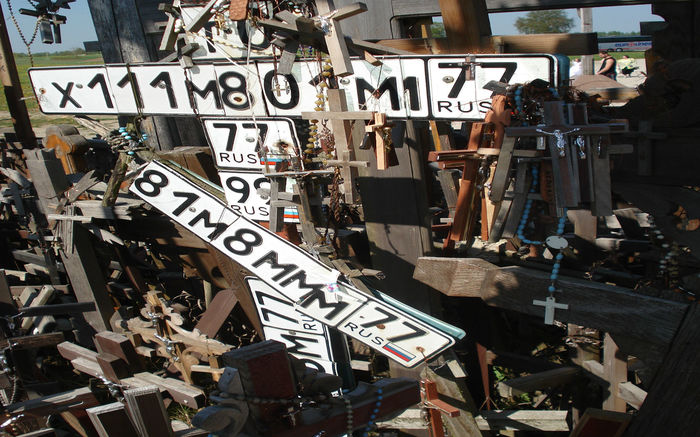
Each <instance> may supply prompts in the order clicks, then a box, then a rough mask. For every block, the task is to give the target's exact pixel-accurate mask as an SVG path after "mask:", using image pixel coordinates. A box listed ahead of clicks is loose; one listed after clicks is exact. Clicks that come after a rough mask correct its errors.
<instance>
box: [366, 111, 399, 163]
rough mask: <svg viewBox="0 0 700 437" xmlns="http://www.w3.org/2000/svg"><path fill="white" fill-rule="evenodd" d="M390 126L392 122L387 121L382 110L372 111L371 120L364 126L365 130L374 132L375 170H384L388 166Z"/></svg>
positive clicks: (390, 146)
mask: <svg viewBox="0 0 700 437" xmlns="http://www.w3.org/2000/svg"><path fill="white" fill-rule="evenodd" d="M392 126H393V124H392V123H387V121H386V114H385V113H383V112H374V113H372V120H370V122H369V123H368V124H367V126H365V132H367V133H372V132H374V148H375V151H374V152H375V154H376V155H377V170H386V169H387V168H389V166H390V163H389V160H390V159H389V158H390V156H391V150H392V145H391V127H392ZM387 140H388V141H387Z"/></svg>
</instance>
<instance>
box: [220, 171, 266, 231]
mask: <svg viewBox="0 0 700 437" xmlns="http://www.w3.org/2000/svg"><path fill="white" fill-rule="evenodd" d="M219 177H220V178H221V183H222V184H223V188H224V194H225V195H226V201H227V202H228V206H229V208H231V210H233V211H234V212H235V213H237V214H241V215H243V216H246V217H248V218H249V219H251V220H261V221H269V220H270V197H269V196H261V195H260V193H259V192H258V189H259V188H261V189H267V190H269V189H270V180H269V179H268V178H266V177H265V175H263V174H262V173H250V172H242V171H228V170H226V171H219Z"/></svg>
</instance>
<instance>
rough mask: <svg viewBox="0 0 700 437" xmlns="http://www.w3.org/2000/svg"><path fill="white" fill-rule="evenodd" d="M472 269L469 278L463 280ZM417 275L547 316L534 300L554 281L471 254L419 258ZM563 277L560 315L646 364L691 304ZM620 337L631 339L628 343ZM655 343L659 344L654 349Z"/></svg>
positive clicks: (441, 287) (453, 292) (448, 290)
mask: <svg viewBox="0 0 700 437" xmlns="http://www.w3.org/2000/svg"><path fill="white" fill-rule="evenodd" d="M474 264H476V268H475V267H474ZM468 270H471V272H470V273H468V272H467V271H468ZM427 272H433V274H432V275H428V274H427ZM467 275H469V278H470V280H469V283H465V282H459V281H460V280H463V278H465V277H466V276H467ZM414 278H415V279H417V280H419V281H421V282H423V283H425V284H427V285H429V286H431V287H433V288H435V289H436V290H438V291H440V292H442V293H444V294H447V295H450V296H462V297H480V298H481V299H483V300H484V301H485V302H486V303H487V304H488V305H491V306H495V307H499V308H506V309H510V310H513V311H518V312H522V313H525V314H530V315H533V316H537V317H542V313H543V310H542V308H541V307H537V306H533V305H532V301H533V299H540V298H542V297H543V296H544V295H545V294H546V293H547V287H548V286H549V284H550V283H551V281H550V279H549V273H547V272H541V271H536V270H532V269H528V268H525V267H497V266H495V265H489V263H487V262H485V261H483V260H478V261H476V260H475V259H470V258H453V259H449V258H434V257H423V258H420V259H419V260H418V263H417V266H416V270H415V273H414ZM558 283H559V286H560V288H561V289H562V290H564V291H563V292H562V293H561V295H559V296H557V301H559V300H561V301H562V302H563V303H566V304H568V305H569V309H568V310H567V311H561V310H560V311H557V313H556V315H557V319H558V320H560V321H562V322H569V323H575V324H578V325H582V326H587V327H591V328H596V329H600V330H603V331H606V332H609V333H610V334H611V335H613V337H614V338H615V340H616V341H617V342H618V343H619V344H620V347H621V348H622V349H623V350H624V351H625V353H627V354H629V355H634V356H637V357H639V358H641V359H642V361H644V362H645V363H646V364H652V363H654V362H655V360H658V356H657V358H654V355H658V354H659V353H661V354H663V353H664V350H665V348H667V347H668V345H669V344H670V343H671V340H672V339H673V336H674V335H675V333H676V330H677V329H678V327H679V326H680V324H681V321H682V319H683V316H684V314H685V311H686V309H687V305H686V304H685V303H681V302H672V301H668V300H664V299H659V298H654V297H649V296H644V295H641V294H639V293H636V292H634V291H633V290H629V289H626V288H621V287H615V286H611V285H606V284H601V283H597V282H591V281H584V280H580V279H575V278H570V277H566V276H560V278H559V280H558ZM460 284H461V285H460ZM460 290H461V291H460ZM618 337H619V338H618ZM621 338H626V339H629V340H630V341H626V340H625V342H624V344H623V343H621V342H620V340H621ZM654 346H656V347H658V349H656V350H654V351H653V353H652V349H653V347H654ZM633 351H634V352H633ZM661 356H663V355H661ZM642 357H644V358H642ZM648 360H651V363H650V362H649V361H648Z"/></svg>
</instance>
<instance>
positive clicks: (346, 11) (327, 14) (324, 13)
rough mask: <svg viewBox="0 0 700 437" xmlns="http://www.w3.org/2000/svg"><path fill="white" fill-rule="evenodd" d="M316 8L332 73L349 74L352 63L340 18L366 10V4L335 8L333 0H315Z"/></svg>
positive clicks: (341, 75) (351, 70) (351, 71)
mask: <svg viewBox="0 0 700 437" xmlns="http://www.w3.org/2000/svg"><path fill="white" fill-rule="evenodd" d="M316 9H317V10H318V13H319V14H321V16H320V17H317V18H319V19H320V21H321V27H322V29H323V31H324V33H325V37H324V39H325V40H326V47H328V49H327V50H328V51H327V53H328V55H330V57H331V65H333V73H334V74H335V75H336V76H339V77H343V76H349V75H351V74H352V73H353V69H352V63H351V62H350V54H349V53H348V46H347V43H346V42H345V35H343V30H342V29H341V26H340V20H342V19H344V18H349V17H352V16H354V15H357V14H359V13H361V12H365V11H367V5H365V4H364V3H355V4H352V5H349V6H345V7H343V8H340V9H337V10H335V6H334V5H333V0H316ZM326 26H327V28H326Z"/></svg>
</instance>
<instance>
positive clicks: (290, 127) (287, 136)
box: [203, 118, 299, 171]
mask: <svg viewBox="0 0 700 437" xmlns="http://www.w3.org/2000/svg"><path fill="white" fill-rule="evenodd" d="M203 122H204V131H205V132H206V134H207V137H208V138H209V144H210V145H211V149H212V152H213V153H214V161H215V163H216V166H217V167H218V168H220V169H230V170H255V171H261V170H263V169H265V168H270V167H272V169H273V170H274V169H275V165H276V164H277V163H279V162H281V161H289V160H291V159H292V158H294V157H298V156H299V140H298V139H297V136H296V131H295V129H294V123H293V122H292V120H290V119H288V118H276V119H256V120H255V121H253V120H247V119H246V120H241V119H226V118H205V119H203ZM263 156H264V158H262V157H263Z"/></svg>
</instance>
